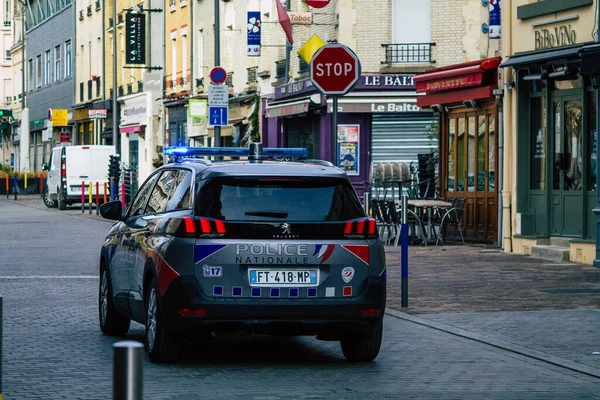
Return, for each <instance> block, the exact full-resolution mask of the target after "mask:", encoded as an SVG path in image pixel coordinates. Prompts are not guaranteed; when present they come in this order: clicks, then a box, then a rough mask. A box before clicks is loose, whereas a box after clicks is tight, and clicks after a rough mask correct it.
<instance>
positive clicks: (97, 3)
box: [96, 0, 100, 11]
mask: <svg viewBox="0 0 600 400" xmlns="http://www.w3.org/2000/svg"><path fill="white" fill-rule="evenodd" d="M96 11H100V0H96Z"/></svg>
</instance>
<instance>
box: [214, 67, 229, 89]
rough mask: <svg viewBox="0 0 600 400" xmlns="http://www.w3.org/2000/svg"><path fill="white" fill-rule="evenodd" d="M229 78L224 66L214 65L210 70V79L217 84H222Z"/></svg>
mask: <svg viewBox="0 0 600 400" xmlns="http://www.w3.org/2000/svg"><path fill="white" fill-rule="evenodd" d="M226 80H227V71H225V70H224V69H223V68H222V67H214V68H213V69H211V70H210V81H211V82H212V83H214V84H215V85H220V84H221V83H224V82H225V81H226Z"/></svg>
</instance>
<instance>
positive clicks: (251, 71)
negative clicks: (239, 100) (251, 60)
mask: <svg viewBox="0 0 600 400" xmlns="http://www.w3.org/2000/svg"><path fill="white" fill-rule="evenodd" d="M247 70H248V81H247V82H246V83H247V84H248V85H253V84H255V83H256V82H258V79H257V78H256V72H257V71H258V67H250V68H247Z"/></svg>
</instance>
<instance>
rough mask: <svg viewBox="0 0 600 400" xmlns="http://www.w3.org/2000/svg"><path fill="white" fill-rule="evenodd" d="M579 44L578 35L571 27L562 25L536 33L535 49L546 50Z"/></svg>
mask: <svg viewBox="0 0 600 400" xmlns="http://www.w3.org/2000/svg"><path fill="white" fill-rule="evenodd" d="M575 43H577V33H575V30H574V29H572V28H571V25H560V26H555V27H554V28H550V29H540V30H537V31H535V49H536V50H544V49H552V48H554V47H562V46H568V45H570V44H575Z"/></svg>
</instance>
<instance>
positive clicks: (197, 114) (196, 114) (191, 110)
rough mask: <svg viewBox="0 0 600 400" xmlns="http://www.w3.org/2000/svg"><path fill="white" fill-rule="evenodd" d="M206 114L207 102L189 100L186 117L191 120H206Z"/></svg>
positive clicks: (203, 100) (204, 100)
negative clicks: (191, 118)
mask: <svg viewBox="0 0 600 400" xmlns="http://www.w3.org/2000/svg"><path fill="white" fill-rule="evenodd" d="M207 113H208V100H206V99H190V101H189V105H188V115H189V116H190V117H193V118H206V115H207Z"/></svg>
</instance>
